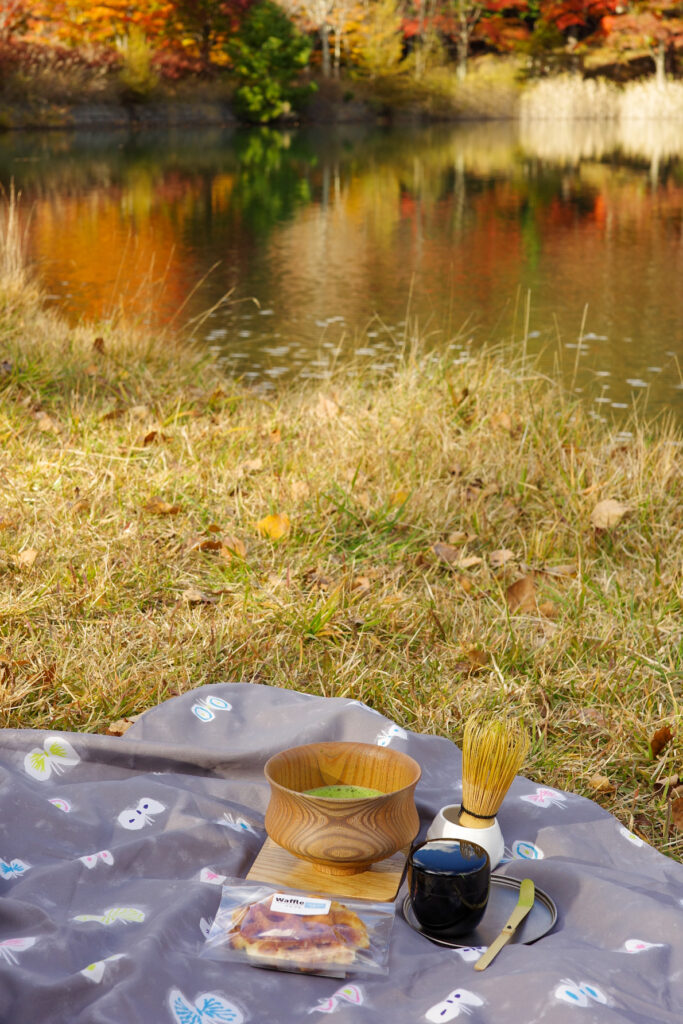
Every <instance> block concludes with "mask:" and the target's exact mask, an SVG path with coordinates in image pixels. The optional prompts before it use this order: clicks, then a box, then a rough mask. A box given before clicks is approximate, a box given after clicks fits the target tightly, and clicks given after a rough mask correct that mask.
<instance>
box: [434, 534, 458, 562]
mask: <svg viewBox="0 0 683 1024" xmlns="http://www.w3.org/2000/svg"><path fill="white" fill-rule="evenodd" d="M431 550H432V551H433V552H434V554H435V555H438V557H439V558H442V559H443V560H444V562H448V564H449V565H452V564H453V563H454V562H457V561H458V559H459V558H460V551H459V550H458V548H456V547H453V545H452V544H444V543H443V541H440V540H439V541H437V542H436V544H432V547H431Z"/></svg>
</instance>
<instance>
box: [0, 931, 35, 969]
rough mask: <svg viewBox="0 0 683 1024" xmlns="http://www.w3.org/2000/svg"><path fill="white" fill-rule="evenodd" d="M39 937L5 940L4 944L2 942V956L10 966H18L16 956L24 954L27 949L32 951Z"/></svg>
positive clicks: (0, 950) (0, 943)
mask: <svg viewBox="0 0 683 1024" xmlns="http://www.w3.org/2000/svg"><path fill="white" fill-rule="evenodd" d="M37 941H38V940H37V937H35V936H34V937H32V936H26V937H24V938H18V939H5V941H4V942H0V956H2V957H4V958H5V960H6V961H7V963H8V964H16V963H18V962H19V961H18V960H17V957H16V954H17V953H23V951H24V950H25V949H30V948H31V946H33V945H34V943H35V942H37Z"/></svg>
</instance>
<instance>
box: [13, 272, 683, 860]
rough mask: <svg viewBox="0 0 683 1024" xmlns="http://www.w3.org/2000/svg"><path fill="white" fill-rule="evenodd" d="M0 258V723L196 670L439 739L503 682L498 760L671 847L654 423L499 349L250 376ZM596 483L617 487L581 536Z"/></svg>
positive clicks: (668, 607) (669, 639) (675, 673)
mask: <svg viewBox="0 0 683 1024" xmlns="http://www.w3.org/2000/svg"><path fill="white" fill-rule="evenodd" d="M3 258H4V259H5V262H4V264H2V266H4V269H5V272H6V273H5V276H4V278H2V281H3V283H2V284H1V285H0V442H1V445H0V576H1V580H2V586H1V587H0V725H2V726H5V727H25V728H51V729H55V728H56V729H65V730H86V731H103V730H106V728H107V726H108V725H109V724H110V723H111V722H112V720H114V719H118V718H121V717H123V716H126V715H131V714H137V713H139V712H141V711H144V710H145V709H146V708H149V707H152V706H153V705H155V704H157V703H158V702H159V701H162V700H164V699H166V698H168V697H171V696H173V695H175V694H178V693H182V692H184V691H186V690H189V689H191V688H193V687H196V686H200V685H202V684H205V683H213V682H217V681H222V680H239V681H245V682H249V681H255V682H260V683H267V684H270V685H273V686H283V687H292V688H295V689H300V690H305V691H307V692H310V693H315V694H324V695H327V696H352V697H354V698H358V699H360V700H363V701H366V702H367V703H368V704H370V705H371V706H373V707H375V708H377V709H378V710H380V711H382V712H383V713H385V714H387V715H389V716H391V717H392V718H394V719H395V720H396V721H398V722H399V723H400V724H402V725H403V726H405V727H407V728H410V729H414V730H417V731H419V732H427V733H436V734H440V735H445V736H448V737H450V738H452V739H453V740H454V741H456V742H460V741H461V739H462V732H463V728H464V722H465V719H466V718H467V715H468V714H469V713H470V712H471V711H472V710H473V709H474V708H475V707H478V706H484V707H487V708H489V709H490V710H491V711H492V712H494V711H495V710H497V709H502V708H509V707H511V706H513V707H516V708H517V709H519V710H520V711H521V712H522V713H523V714H524V715H525V717H526V719H527V721H528V723H529V727H530V729H531V731H532V735H533V743H532V750H531V754H530V756H529V759H528V763H527V765H526V766H525V769H524V772H525V774H527V775H529V776H531V777H532V778H533V779H535V780H537V781H538V782H539V783H543V784H547V785H551V786H558V787H562V788H566V789H570V790H572V791H576V792H579V793H582V794H584V795H587V796H590V797H592V798H594V799H596V800H598V801H599V802H600V803H601V804H602V805H603V806H605V807H606V808H607V809H609V810H610V811H612V812H613V813H614V814H615V815H616V816H617V817H618V818H619V819H620V820H621V821H622V822H623V823H624V824H625V825H626V826H627V827H629V828H631V829H633V830H635V831H636V832H637V833H638V834H640V835H642V836H643V837H644V838H646V839H647V840H648V841H649V842H651V843H652V844H653V845H654V846H655V847H657V848H658V849H660V850H662V851H663V852H666V853H668V854H670V855H672V856H674V857H677V858H680V857H681V853H682V852H683V838H682V837H681V833H680V832H679V831H676V828H675V826H674V825H673V824H672V822H671V820H670V815H669V814H668V811H667V798H666V795H665V794H663V793H661V792H658V791H657V789H656V783H657V781H658V780H661V779H663V778H665V777H668V776H672V775H674V774H675V773H678V772H679V771H680V768H681V762H680V701H681V680H682V678H683V644H682V629H681V621H682V619H681V601H682V591H681V554H680V552H681V532H682V520H681V511H680V510H681V507H682V502H683V483H682V481H683V476H682V474H681V450H682V449H681V436H680V433H677V432H676V431H675V430H674V429H673V427H671V426H667V425H666V424H660V425H658V426H656V425H650V426H647V425H644V424H640V423H637V422H633V423H630V424H629V429H630V430H631V432H632V437H630V438H625V437H624V436H623V435H620V434H618V433H616V431H610V430H609V429H607V428H605V427H604V426H600V425H596V424H595V423H594V422H593V421H592V420H591V419H590V418H589V417H588V415H587V414H586V413H585V412H584V410H583V408H582V407H581V406H580V405H578V404H576V403H575V402H574V401H573V400H571V399H569V398H568V396H567V395H566V393H565V392H563V390H562V388H561V386H560V385H559V384H558V383H557V382H554V381H552V380H548V379H547V378H546V377H544V376H543V375H541V374H540V373H539V372H537V370H536V369H535V368H534V366H533V365H530V364H528V363H522V362H517V363H515V362H514V360H513V358H512V356H511V354H510V353H506V354H503V353H499V354H495V353H493V354H488V355H483V356H481V357H479V358H477V359H475V360H473V361H472V362H470V363H468V364H465V365H453V364H450V363H449V362H448V361H447V360H438V359H435V358H432V357H428V356H427V355H426V354H425V353H424V352H422V351H421V350H420V347H419V345H416V346H415V347H414V348H413V349H412V350H411V351H410V352H408V353H407V354H406V357H405V359H404V362H403V365H402V366H401V367H400V369H399V370H398V371H397V372H396V373H395V374H394V375H391V376H385V377H383V378H379V377H377V376H374V377H373V376H372V375H369V374H367V373H359V372H354V371H353V369H352V370H350V371H349V372H347V373H342V374H340V375H339V376H338V377H337V378H336V379H335V380H332V381H330V382H329V383H326V384H324V385H320V386H319V390H317V391H312V390H310V387H311V386H310V385H309V387H308V389H299V390H296V389H289V390H283V391H282V392H281V393H279V394H278V395H277V396H276V397H272V396H266V395H264V394H260V393H258V392H255V391H252V390H249V389H247V388H246V387H242V386H241V385H239V384H237V383H235V382H234V381H232V380H230V379H228V378H226V377H225V374H224V372H223V370H222V369H221V367H220V366H219V365H218V364H217V363H215V362H214V361H213V357H211V356H210V355H207V353H206V352H202V351H201V350H199V349H197V348H193V347H192V346H190V345H184V344H182V342H174V341H173V340H172V339H168V338H163V337H141V336H140V335H138V334H136V333H135V332H134V331H132V330H131V329H128V328H126V327H125V325H124V324H123V323H121V324H118V325H104V326H87V325H85V326H82V327H79V328H72V327H69V326H68V325H66V324H65V323H64V322H63V321H61V320H60V319H58V318H57V317H56V316H55V315H54V314H51V313H47V312H46V311H45V310H44V309H43V308H42V307H41V304H40V297H39V296H38V295H37V293H36V292H35V291H34V290H33V287H32V285H31V283H30V281H29V280H28V279H27V278H26V276H25V274H24V273H22V272H21V270H20V269H18V267H17V263H16V260H14V261H12V260H10V259H9V256H8V254H7V253H5V256H4V257H3ZM10 270H11V273H10ZM99 337H101V338H102V339H103V342H99V341H98V342H97V344H96V345H95V344H94V342H95V339H96V338H99ZM316 387H317V386H316ZM153 431H156V434H155V435H154V436H152V433H153ZM604 498H615V499H618V500H620V501H621V502H623V503H624V504H626V505H628V507H629V512H628V513H627V514H626V515H625V516H624V518H623V519H622V520H621V522H620V523H619V524H618V525H616V526H615V527H613V528H612V529H610V530H608V531H603V532H601V531H597V530H596V529H594V528H593V526H592V525H591V520H590V516H591V512H592V510H593V508H594V506H595V505H596V503H597V502H598V501H600V500H602V499H604ZM155 501H156V502H157V503H158V502H159V501H161V502H165V503H167V505H168V506H177V508H178V511H177V512H176V513H175V514H159V513H160V509H162V508H163V507H164V506H159V505H158V504H157V505H156V506H155V505H154V504H152V510H150V508H149V507H148V508H146V506H150V503H154V502H155ZM154 509H156V511H154ZM273 513H284V514H286V515H287V516H288V517H289V520H290V523H291V528H290V530H289V532H288V533H286V534H285V536H283V537H282V538H281V539H280V540H277V541H273V540H270V539H269V538H268V537H267V536H263V535H262V533H261V532H260V531H259V529H258V528H257V525H256V524H257V523H258V522H259V521H260V520H262V519H263V518H264V517H266V516H268V515H270V514H273ZM216 539H222V540H223V541H224V546H225V548H226V549H232V550H233V551H240V550H241V547H240V542H241V544H243V545H244V552H245V553H244V556H243V557H241V556H240V555H239V554H237V555H231V554H230V551H229V550H223V551H221V550H217V549H214V548H215V544H214V548H212V547H211V546H210V543H209V545H208V546H207V544H206V543H205V546H204V548H202V547H201V543H202V542H212V541H214V542H215V540H216ZM437 542H442V543H444V542H445V543H449V544H450V545H451V548H452V549H455V550H456V551H461V552H462V557H461V558H460V560H459V561H455V562H453V563H449V562H447V561H445V560H444V559H443V558H440V557H438V555H437V554H436V553H435V551H434V550H433V545H434V544H435V543H437ZM501 549H509V550H510V551H511V552H512V556H511V557H510V558H509V560H508V561H507V562H505V564H503V565H502V566H501V567H500V568H496V567H495V565H494V563H495V558H494V560H493V562H492V560H491V556H492V554H493V553H494V552H497V551H500V550H501ZM445 550H447V551H448V550H450V549H445ZM451 554H452V551H451ZM474 557H477V558H479V559H481V561H478V562H468V561H467V559H472V558H474ZM568 567H569V568H568ZM522 577H530V578H531V579H532V580H533V583H534V587H535V599H534V600H532V602H531V604H530V605H528V606H527V607H526V609H521V610H518V611H515V612H513V611H511V608H510V606H509V602H508V599H507V597H506V591H507V588H508V587H509V586H510V585H511V584H512V583H514V582H515V581H516V580H518V579H520V578H522ZM664 725H668V726H670V727H671V728H672V729H673V730H674V731H675V730H676V728H678V736H675V737H674V739H673V740H672V741H671V742H670V743H669V744H668V745H667V746H666V747H665V749H664V750H663V751H662V752H661V753H660V754H659V756H658V757H656V758H655V759H652V758H651V756H650V753H649V741H650V738H651V737H652V735H653V734H654V732H655V731H656V730H657V729H658V728H660V727H662V726H664ZM603 776H604V777H605V778H604V779H600V778H599V777H603ZM605 780H607V781H606V782H605ZM596 787H597V788H596ZM601 789H604V790H605V791H600V790H601Z"/></svg>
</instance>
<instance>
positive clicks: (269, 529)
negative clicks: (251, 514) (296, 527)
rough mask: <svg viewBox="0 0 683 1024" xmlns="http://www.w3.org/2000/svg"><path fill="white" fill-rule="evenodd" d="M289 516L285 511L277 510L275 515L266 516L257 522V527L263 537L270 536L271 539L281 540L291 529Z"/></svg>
mask: <svg viewBox="0 0 683 1024" xmlns="http://www.w3.org/2000/svg"><path fill="white" fill-rule="evenodd" d="M290 525H291V524H290V521H289V516H288V515H287V514H286V513H284V512H275V513H274V514H273V515H270V516H265V518H263V519H259V521H258V522H257V523H256V529H257V531H258V532H259V533H260V534H261V536H262V537H270V539H271V540H280V538H281V537H284V536H285V534H286V533H289V529H290Z"/></svg>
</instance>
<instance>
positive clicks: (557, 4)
mask: <svg viewBox="0 0 683 1024" xmlns="http://www.w3.org/2000/svg"><path fill="white" fill-rule="evenodd" d="M622 6H623V2H622V0H546V2H545V3H541V17H542V18H543V20H544V21H546V22H547V23H548V24H549V25H555V26H556V27H557V28H558V29H559V31H560V32H564V31H565V30H566V29H568V28H574V27H576V26H578V27H587V28H591V29H596V28H597V27H598V26H599V25H600V23H601V21H602V19H603V18H605V17H606V16H609V15H611V14H614V13H615V12H616V11H618V10H619V8H620V7H622Z"/></svg>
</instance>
